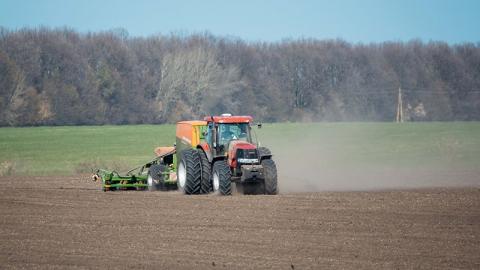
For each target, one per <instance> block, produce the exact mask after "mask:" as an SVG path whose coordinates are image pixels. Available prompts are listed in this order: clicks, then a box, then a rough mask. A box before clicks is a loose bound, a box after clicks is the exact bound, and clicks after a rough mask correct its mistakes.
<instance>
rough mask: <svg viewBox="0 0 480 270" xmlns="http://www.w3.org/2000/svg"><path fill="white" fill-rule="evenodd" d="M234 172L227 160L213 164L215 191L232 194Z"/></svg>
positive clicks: (221, 193) (220, 193)
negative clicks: (231, 170)
mask: <svg viewBox="0 0 480 270" xmlns="http://www.w3.org/2000/svg"><path fill="white" fill-rule="evenodd" d="M231 177H232V173H231V172H230V168H229V167H228V164H227V162H226V161H225V160H219V161H216V162H215V163H214V164H213V170H212V184H213V192H214V193H216V194H219V195H232V181H231Z"/></svg>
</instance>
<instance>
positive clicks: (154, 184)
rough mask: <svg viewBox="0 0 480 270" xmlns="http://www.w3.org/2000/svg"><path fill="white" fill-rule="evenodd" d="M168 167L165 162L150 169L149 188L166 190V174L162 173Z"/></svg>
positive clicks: (151, 189)
mask: <svg viewBox="0 0 480 270" xmlns="http://www.w3.org/2000/svg"><path fill="white" fill-rule="evenodd" d="M165 169H166V166H165V165H163V164H154V165H152V166H150V168H149V169H148V177H147V184H148V190H150V191H155V190H164V189H165V182H164V178H165V177H164V175H163V174H162V173H163V172H164V171H165Z"/></svg>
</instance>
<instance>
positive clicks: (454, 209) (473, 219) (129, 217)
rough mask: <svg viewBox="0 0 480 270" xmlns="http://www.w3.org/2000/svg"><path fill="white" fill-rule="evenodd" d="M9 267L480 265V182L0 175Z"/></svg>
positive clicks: (2, 249) (0, 222) (2, 247)
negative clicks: (158, 188) (218, 188)
mask: <svg viewBox="0 0 480 270" xmlns="http://www.w3.org/2000/svg"><path fill="white" fill-rule="evenodd" d="M0 217H1V219H0V269H1V268H102V269H103V268H151V269H234V268H235V269H259V268H273V269H306V268H314V269H325V268H341V269H344V268H348V269H358V268H363V269H372V268H377V269H378V268H379V269H385V268H402V269H403V268H413V269H418V268H429V269H439V268H470V269H479V268H480V190H479V189H478V188H451V189H424V190H402V191H377V192H363V191H362V192H321V193H298V194H282V195H278V196H244V195H234V196H232V197H217V196H210V195H209V196H184V195H181V194H180V193H178V192H147V191H145V192H142V191H118V192H107V193H104V192H102V191H100V187H99V185H98V183H92V182H91V181H89V180H87V178H73V177H8V178H0Z"/></svg>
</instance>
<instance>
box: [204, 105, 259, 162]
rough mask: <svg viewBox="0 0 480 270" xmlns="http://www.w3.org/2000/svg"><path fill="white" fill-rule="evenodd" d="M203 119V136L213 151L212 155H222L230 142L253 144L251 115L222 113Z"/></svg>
mask: <svg viewBox="0 0 480 270" xmlns="http://www.w3.org/2000/svg"><path fill="white" fill-rule="evenodd" d="M204 120H205V121H207V130H206V132H205V136H204V138H205V139H206V141H207V143H208V145H209V147H210V148H211V149H213V151H214V152H215V154H214V156H224V155H225V154H226V153H227V151H228V149H229V148H230V147H229V146H230V144H231V143H232V142H235V143H238V142H243V143H244V144H250V145H253V144H254V143H253V141H252V136H251V127H250V123H251V121H252V117H251V116H232V115H230V114H222V115H221V116H209V117H205V118H204Z"/></svg>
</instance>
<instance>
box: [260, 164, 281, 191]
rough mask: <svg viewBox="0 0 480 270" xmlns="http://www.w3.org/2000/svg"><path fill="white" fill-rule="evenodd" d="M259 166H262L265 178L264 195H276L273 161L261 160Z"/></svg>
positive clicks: (275, 176) (275, 175) (275, 174)
mask: <svg viewBox="0 0 480 270" xmlns="http://www.w3.org/2000/svg"><path fill="white" fill-rule="evenodd" d="M261 164H262V166H263V173H264V176H265V194H267V195H275V194H278V184H277V165H275V161H273V160H271V159H264V160H262V163H261Z"/></svg>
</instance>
